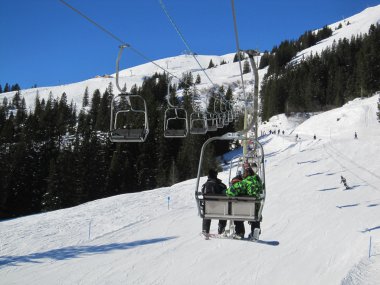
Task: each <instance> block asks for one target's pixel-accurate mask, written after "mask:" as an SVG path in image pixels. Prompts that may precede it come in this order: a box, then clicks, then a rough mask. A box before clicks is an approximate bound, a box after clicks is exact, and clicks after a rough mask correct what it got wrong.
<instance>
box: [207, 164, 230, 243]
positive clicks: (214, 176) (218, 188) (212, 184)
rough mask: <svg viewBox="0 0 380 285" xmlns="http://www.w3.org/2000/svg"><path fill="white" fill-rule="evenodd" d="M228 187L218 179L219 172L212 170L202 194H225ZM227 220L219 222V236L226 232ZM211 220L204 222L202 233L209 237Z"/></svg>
mask: <svg viewBox="0 0 380 285" xmlns="http://www.w3.org/2000/svg"><path fill="white" fill-rule="evenodd" d="M226 189H227V186H226V185H225V184H224V183H223V182H222V181H221V180H220V179H218V172H217V171H216V170H214V169H210V170H209V172H208V178H207V181H206V183H205V184H203V185H202V193H203V194H205V195H207V194H221V195H222V194H225V193H226ZM226 224H227V221H226V220H219V224H218V234H221V233H223V232H224V229H225V227H226ZM210 226H211V219H203V221H202V233H203V234H204V235H205V236H207V235H208V234H209V233H210Z"/></svg>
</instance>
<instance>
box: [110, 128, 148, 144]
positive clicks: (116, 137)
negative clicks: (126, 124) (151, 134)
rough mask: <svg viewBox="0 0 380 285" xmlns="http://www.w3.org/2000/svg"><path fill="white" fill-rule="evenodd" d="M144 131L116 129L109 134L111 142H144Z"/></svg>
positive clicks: (145, 131)
mask: <svg viewBox="0 0 380 285" xmlns="http://www.w3.org/2000/svg"><path fill="white" fill-rule="evenodd" d="M146 134H147V130H146V129H116V130H113V131H112V132H111V134H110V140H111V141H112V142H141V141H144V140H145V137H146Z"/></svg>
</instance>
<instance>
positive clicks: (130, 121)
mask: <svg viewBox="0 0 380 285" xmlns="http://www.w3.org/2000/svg"><path fill="white" fill-rule="evenodd" d="M119 98H120V99H122V102H119V101H118V100H117V99H119ZM135 99H136V100H135ZM131 101H136V102H138V103H139V104H135V105H136V106H135V107H133V105H132V103H131ZM137 105H142V107H140V108H137ZM148 124H149V123H148V113H147V107H146V102H145V100H144V98H142V97H141V96H140V95H127V94H119V95H116V96H114V97H113V98H112V100H111V120H110V133H109V138H110V141H111V142H144V141H145V140H146V138H147V136H148V134H149V125H148Z"/></svg>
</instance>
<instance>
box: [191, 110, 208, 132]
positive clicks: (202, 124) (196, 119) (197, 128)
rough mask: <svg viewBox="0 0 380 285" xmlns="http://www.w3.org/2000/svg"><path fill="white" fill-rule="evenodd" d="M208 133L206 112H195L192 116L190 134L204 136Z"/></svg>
mask: <svg viewBox="0 0 380 285" xmlns="http://www.w3.org/2000/svg"><path fill="white" fill-rule="evenodd" d="M207 131H208V127H207V116H206V113H204V112H193V113H191V114H190V133H191V134H193V135H204V134H206V133H207Z"/></svg>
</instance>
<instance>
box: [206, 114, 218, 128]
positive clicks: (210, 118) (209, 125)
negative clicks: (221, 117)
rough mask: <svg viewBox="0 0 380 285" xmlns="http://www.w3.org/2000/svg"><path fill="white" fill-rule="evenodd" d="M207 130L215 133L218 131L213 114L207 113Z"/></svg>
mask: <svg viewBox="0 0 380 285" xmlns="http://www.w3.org/2000/svg"><path fill="white" fill-rule="evenodd" d="M206 116H207V130H208V131H209V132H216V131H217V130H218V127H217V120H218V118H217V117H216V114H214V113H207V114H206Z"/></svg>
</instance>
